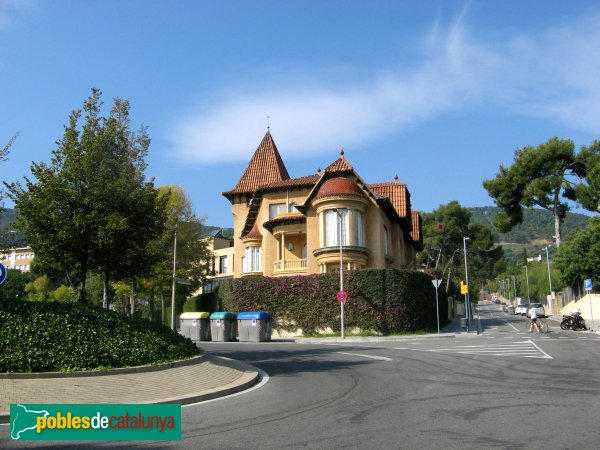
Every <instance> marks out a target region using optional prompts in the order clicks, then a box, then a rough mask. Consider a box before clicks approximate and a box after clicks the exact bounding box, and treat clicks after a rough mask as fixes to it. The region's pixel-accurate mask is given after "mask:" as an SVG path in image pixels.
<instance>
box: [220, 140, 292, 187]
mask: <svg viewBox="0 0 600 450" xmlns="http://www.w3.org/2000/svg"><path fill="white" fill-rule="evenodd" d="M289 178H290V176H289V174H288V171H287V169H286V168H285V165H284V164H283V161H282V159H281V155H280V154H279V151H278V150H277V146H276V145H275V142H274V141H273V137H272V136H271V133H270V132H269V131H267V133H266V134H265V137H264V138H263V140H262V142H261V143H260V145H259V146H258V148H257V149H256V151H255V152H254V155H253V156H252V159H251V160H250V163H248V167H246V170H245V171H244V173H243V174H242V176H241V178H240V179H239V181H238V182H237V184H236V185H235V187H234V188H233V189H232V190H231V191H228V192H223V195H224V196H226V197H228V196H230V195H233V194H239V193H250V192H254V191H255V190H257V189H258V188H260V187H262V186H264V185H265V184H269V183H274V182H279V181H283V180H289Z"/></svg>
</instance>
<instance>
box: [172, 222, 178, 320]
mask: <svg viewBox="0 0 600 450" xmlns="http://www.w3.org/2000/svg"><path fill="white" fill-rule="evenodd" d="M176 269H177V225H175V238H174V240H173V286H172V288H171V329H172V330H173V331H175V287H176V286H177V276H176Z"/></svg>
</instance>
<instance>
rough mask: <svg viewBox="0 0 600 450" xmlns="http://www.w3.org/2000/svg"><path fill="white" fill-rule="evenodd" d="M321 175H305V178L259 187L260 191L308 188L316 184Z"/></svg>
mask: <svg viewBox="0 0 600 450" xmlns="http://www.w3.org/2000/svg"><path fill="white" fill-rule="evenodd" d="M319 178H321V175H319V174H318V173H316V174H314V175H307V176H305V177H300V178H290V179H289V180H282V181H275V182H273V183H269V184H265V185H263V186H261V188H260V190H261V191H267V190H272V189H273V190H274V189H280V188H288V187H305V186H307V187H310V186H314V185H315V184H317V181H319Z"/></svg>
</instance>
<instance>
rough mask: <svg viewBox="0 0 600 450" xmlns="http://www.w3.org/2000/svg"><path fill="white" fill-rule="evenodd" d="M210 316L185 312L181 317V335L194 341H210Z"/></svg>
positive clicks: (205, 313)
mask: <svg viewBox="0 0 600 450" xmlns="http://www.w3.org/2000/svg"><path fill="white" fill-rule="evenodd" d="M209 317H210V314H209V313H207V312H185V313H183V314H181V316H179V333H180V334H182V335H184V336H185V337H187V338H190V339H191V340H192V341H194V342H195V341H210V320H209Z"/></svg>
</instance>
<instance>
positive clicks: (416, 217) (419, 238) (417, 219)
mask: <svg viewBox="0 0 600 450" xmlns="http://www.w3.org/2000/svg"><path fill="white" fill-rule="evenodd" d="M411 216H412V232H411V233H410V236H411V237H412V240H413V241H414V242H415V243H416V244H417V245H416V246H415V248H416V249H417V250H423V219H422V218H421V214H420V213H419V212H418V211H411Z"/></svg>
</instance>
